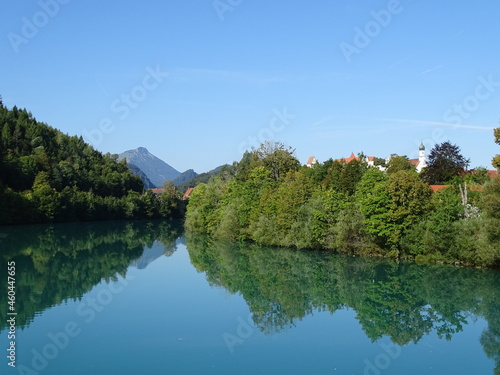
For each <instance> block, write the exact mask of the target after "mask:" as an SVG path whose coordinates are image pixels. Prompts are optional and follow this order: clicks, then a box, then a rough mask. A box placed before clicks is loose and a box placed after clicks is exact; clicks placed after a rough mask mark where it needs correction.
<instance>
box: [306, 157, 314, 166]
mask: <svg viewBox="0 0 500 375" xmlns="http://www.w3.org/2000/svg"><path fill="white" fill-rule="evenodd" d="M315 160H316V158H315V157H314V156H311V157H309V159H308V160H307V164H312V163H314V161H315Z"/></svg>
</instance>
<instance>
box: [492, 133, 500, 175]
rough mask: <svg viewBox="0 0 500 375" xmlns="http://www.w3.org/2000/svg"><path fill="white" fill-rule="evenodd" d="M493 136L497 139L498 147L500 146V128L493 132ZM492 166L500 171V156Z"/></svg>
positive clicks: (495, 158) (494, 159)
mask: <svg viewBox="0 0 500 375" xmlns="http://www.w3.org/2000/svg"><path fill="white" fill-rule="evenodd" d="M493 136H494V137H495V143H496V144H497V145H500V128H496V129H494V130H493ZM491 164H492V165H493V166H494V167H495V168H496V169H498V170H499V171H500V154H498V155H496V156H495V157H494V158H493V161H492V163H491Z"/></svg>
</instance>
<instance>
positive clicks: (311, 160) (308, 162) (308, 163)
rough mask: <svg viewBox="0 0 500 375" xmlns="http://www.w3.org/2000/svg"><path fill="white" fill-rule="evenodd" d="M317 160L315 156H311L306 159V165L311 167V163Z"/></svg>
mask: <svg viewBox="0 0 500 375" xmlns="http://www.w3.org/2000/svg"><path fill="white" fill-rule="evenodd" d="M317 163H318V161H317V160H316V158H315V157H314V156H311V157H310V158H309V159H308V160H307V164H306V165H307V167H308V168H312V166H313V165H315V164H317Z"/></svg>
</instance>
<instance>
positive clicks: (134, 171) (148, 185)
mask: <svg viewBox="0 0 500 375" xmlns="http://www.w3.org/2000/svg"><path fill="white" fill-rule="evenodd" d="M127 165H128V169H129V170H130V172H132V174H133V175H135V176H137V177H139V178H140V179H141V180H142V183H143V185H144V189H154V188H155V187H156V185H155V184H153V183H152V182H151V180H150V179H149V178H148V176H146V174H145V173H144V172H143V171H142V170H141V169H140V168H139V167H138V166H137V165H134V164H130V163H129V164H127Z"/></svg>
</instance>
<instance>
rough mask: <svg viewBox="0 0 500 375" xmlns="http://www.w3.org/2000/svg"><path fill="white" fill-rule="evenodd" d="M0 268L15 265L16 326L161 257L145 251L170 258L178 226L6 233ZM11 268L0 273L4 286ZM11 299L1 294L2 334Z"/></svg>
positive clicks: (141, 224)
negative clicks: (156, 245)
mask: <svg viewBox="0 0 500 375" xmlns="http://www.w3.org/2000/svg"><path fill="white" fill-rule="evenodd" d="M1 232H2V234H1V236H0V246H1V249H2V252H1V253H0V260H1V262H0V264H2V265H6V264H7V261H9V260H14V261H15V262H16V270H17V273H16V305H15V306H16V311H17V313H18V315H17V317H16V322H17V326H18V327H21V328H24V327H26V326H27V325H29V323H30V322H31V321H32V320H33V318H34V317H35V315H37V314H39V313H41V312H42V311H44V310H45V309H47V308H49V307H51V306H55V305H59V304H61V303H63V302H64V301H65V300H68V299H80V298H81V297H82V295H83V294H84V293H86V292H88V291H89V290H91V289H92V288H93V287H94V286H95V285H97V284H98V283H100V282H101V281H102V280H105V281H106V282H110V281H116V278H117V275H120V276H122V277H125V276H126V270H127V268H128V267H129V265H130V264H131V262H133V261H136V266H137V267H138V268H145V267H146V266H147V264H148V263H149V262H151V261H153V260H154V259H156V257H158V254H156V253H154V251H153V252H151V251H143V250H144V248H146V249H147V248H151V247H153V243H154V242H155V241H160V242H161V243H162V245H163V246H162V247H163V255H166V256H170V255H172V254H173V252H174V251H175V249H176V245H175V241H176V239H177V238H178V237H179V236H180V235H181V233H182V229H181V226H180V225H179V223H170V222H161V221H156V222H155V221H151V222H146V221H143V222H112V223H78V224H60V225H38V226H19V227H2V228H1ZM6 279H7V267H6V266H5V267H3V266H2V267H0V280H6ZM7 311H8V305H7V293H0V322H1V323H0V331H2V330H4V329H5V328H6V327H7V324H6V321H7V315H6V313H7Z"/></svg>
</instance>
